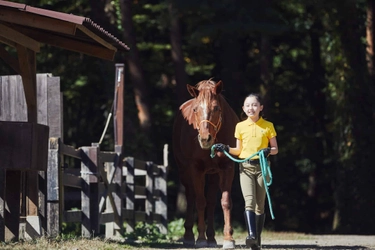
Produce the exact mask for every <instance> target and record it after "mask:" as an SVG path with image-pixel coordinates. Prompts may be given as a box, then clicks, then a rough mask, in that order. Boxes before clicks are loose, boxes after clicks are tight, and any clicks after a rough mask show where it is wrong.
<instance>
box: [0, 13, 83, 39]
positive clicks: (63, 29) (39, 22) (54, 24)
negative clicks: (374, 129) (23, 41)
mask: <svg viewBox="0 0 375 250" xmlns="http://www.w3.org/2000/svg"><path fill="white" fill-rule="evenodd" d="M81 18H82V19H84V18H83V17H81ZM0 20H2V21H5V22H9V23H13V24H18V25H23V26H29V27H33V28H38V29H43V30H49V31H54V32H56V31H58V32H59V33H63V34H68V35H74V34H75V32H76V27H77V24H74V23H70V22H63V21H61V20H56V19H54V18H48V17H43V16H40V15H39V16H35V15H34V14H31V13H27V12H25V11H19V10H13V9H2V10H1V15H0ZM18 25H17V30H19V29H18ZM20 32H22V31H20Z"/></svg>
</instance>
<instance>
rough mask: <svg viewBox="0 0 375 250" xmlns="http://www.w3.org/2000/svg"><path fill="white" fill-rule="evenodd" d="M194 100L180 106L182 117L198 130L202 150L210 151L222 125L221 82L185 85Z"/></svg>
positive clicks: (208, 81) (207, 81) (210, 81)
mask: <svg viewBox="0 0 375 250" xmlns="http://www.w3.org/2000/svg"><path fill="white" fill-rule="evenodd" d="M187 89H188V91H189V93H190V94H191V96H193V97H194V99H192V100H190V101H189V102H187V103H186V105H182V106H181V111H182V113H183V115H184V117H185V118H186V119H187V120H188V121H189V123H190V124H191V125H193V126H194V128H195V129H196V130H198V141H199V144H200V146H201V148H202V149H210V148H211V146H212V145H213V144H214V143H215V140H216V134H217V133H218V132H219V130H220V127H221V123H222V114H221V106H220V98H219V94H220V92H221V90H222V89H223V83H222V81H219V82H218V83H216V82H214V81H212V80H205V81H201V82H199V83H198V84H197V85H196V86H191V85H187Z"/></svg>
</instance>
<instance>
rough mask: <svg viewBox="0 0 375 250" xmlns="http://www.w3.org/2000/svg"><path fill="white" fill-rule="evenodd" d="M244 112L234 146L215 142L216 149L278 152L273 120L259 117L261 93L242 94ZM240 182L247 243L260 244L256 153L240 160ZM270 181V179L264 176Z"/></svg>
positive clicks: (261, 194) (242, 154) (261, 189)
mask: <svg viewBox="0 0 375 250" xmlns="http://www.w3.org/2000/svg"><path fill="white" fill-rule="evenodd" d="M242 110H243V112H244V113H245V115H246V119H245V120H244V121H241V122H239V123H237V125H236V129H235V133H234V137H235V138H236V139H237V143H236V147H235V148H231V147H229V146H228V145H224V144H222V143H218V144H215V145H216V146H215V148H216V150H217V151H219V152H223V151H227V152H229V153H230V154H232V155H234V156H238V158H240V159H245V158H248V157H249V156H251V155H253V154H255V153H257V152H258V151H259V150H262V151H263V152H264V155H265V156H268V155H276V154H277V153H278V147H277V140H276V131H275V128H274V126H273V123H271V122H269V121H266V120H265V119H263V118H262V115H261V111H262V110H263V104H262V100H261V97H260V95H258V94H250V95H248V96H247V97H246V98H245V101H244V104H243V107H242ZM239 172H240V185H241V190H242V194H243V197H244V200H245V211H244V216H245V223H246V226H247V230H248V236H247V237H246V247H251V249H253V250H255V249H260V248H261V238H260V235H261V233H262V230H263V225H264V219H265V214H264V205H265V200H266V189H265V186H264V181H263V176H262V171H261V168H260V164H259V157H258V156H255V157H253V158H252V159H249V160H247V161H245V162H243V163H240V171H239ZM267 181H269V180H267Z"/></svg>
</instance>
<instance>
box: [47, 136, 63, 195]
mask: <svg viewBox="0 0 375 250" xmlns="http://www.w3.org/2000/svg"><path fill="white" fill-rule="evenodd" d="M59 144H60V143H59V139H58V138H52V137H51V138H50V139H49V152H48V153H49V156H48V168H47V201H59V200H60V197H59V196H60V187H59V182H60V180H61V173H60V166H61V161H60V154H59Z"/></svg>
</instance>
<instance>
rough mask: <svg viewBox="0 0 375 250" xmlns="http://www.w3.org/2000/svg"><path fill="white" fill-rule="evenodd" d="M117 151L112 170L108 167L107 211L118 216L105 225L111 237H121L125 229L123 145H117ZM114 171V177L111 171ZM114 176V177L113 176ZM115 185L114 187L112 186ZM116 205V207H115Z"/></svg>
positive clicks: (108, 235) (108, 236)
mask: <svg viewBox="0 0 375 250" xmlns="http://www.w3.org/2000/svg"><path fill="white" fill-rule="evenodd" d="M115 152H116V154H117V157H116V159H115V161H114V162H113V164H111V165H110V166H111V168H113V169H112V170H111V171H109V169H108V174H107V176H109V177H108V178H109V179H108V184H109V185H108V197H107V202H106V204H107V211H108V212H114V213H116V214H117V216H114V221H113V222H110V223H106V227H105V235H106V237H107V238H111V237H115V238H117V237H121V236H122V234H123V231H124V227H123V216H122V207H123V199H122V189H121V186H122V166H123V164H122V155H121V146H116V147H115ZM112 171H113V177H112V176H111V173H112ZM111 177H112V178H111ZM111 186H113V187H114V188H110V187H111ZM109 195H111V196H112V197H113V204H112V202H111V201H110V198H109ZM113 205H114V207H113Z"/></svg>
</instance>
